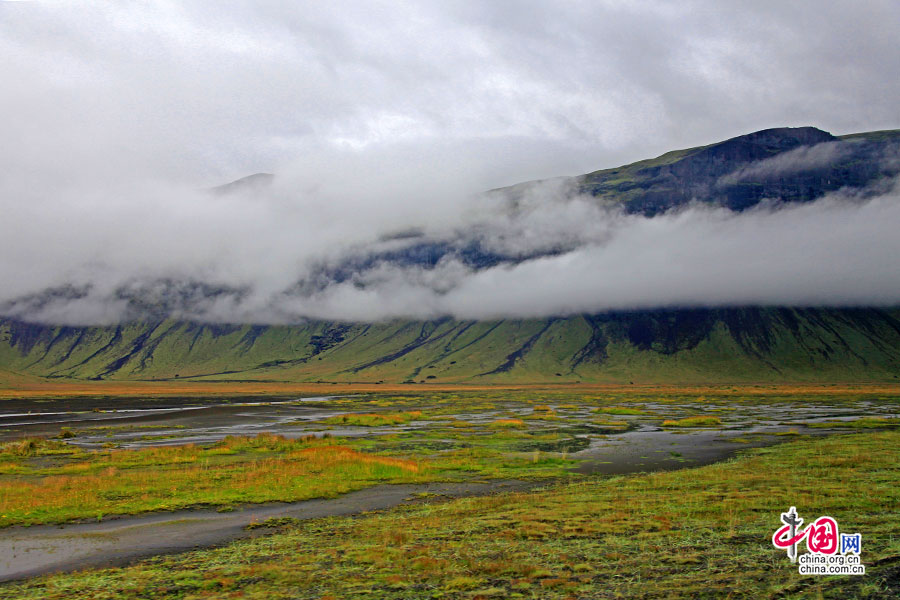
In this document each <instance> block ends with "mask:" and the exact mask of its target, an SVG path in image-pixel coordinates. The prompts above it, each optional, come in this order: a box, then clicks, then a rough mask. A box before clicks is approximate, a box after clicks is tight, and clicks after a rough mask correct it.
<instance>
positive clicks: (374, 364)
mask: <svg viewBox="0 0 900 600" xmlns="http://www.w3.org/2000/svg"><path fill="white" fill-rule="evenodd" d="M0 365H2V368H3V369H7V370H9V371H13V372H19V373H28V374H30V375H38V376H42V377H51V378H74V379H111V380H159V379H182V380H183V379H194V380H197V379H201V380H208V379H214V380H222V379H228V380H246V379H260V380H277V381H320V380H323V381H344V382H349V381H365V382H377V381H384V382H392V383H397V382H404V381H412V382H436V383H451V382H476V381H477V382H501V383H502V382H572V381H598V382H602V381H611V382H612V381H615V382H626V383H627V382H629V381H634V382H702V381H706V382H709V381H770V380H771V381H805V380H814V381H896V380H897V378H898V375H900V310H880V309H843V310H835V309H812V308H807V309H797V308H765V309H764V308H739V309H715V310H712V309H710V310H666V311H641V312H622V313H606V314H601V315H580V316H576V317H568V318H548V319H533V320H501V321H483V322H478V321H457V320H452V319H442V320H436V321H425V322H422V321H393V322H388V323H375V324H361V323H356V324H353V323H327V322H308V323H305V324H302V325H293V326H259V325H210V324H200V323H188V322H178V321H171V320H166V321H155V322H138V323H127V324H122V325H117V326H109V327H55V326H49V325H38V324H33V323H23V322H21V321H14V320H3V321H0Z"/></svg>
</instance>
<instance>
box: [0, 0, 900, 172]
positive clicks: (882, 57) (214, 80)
mask: <svg viewBox="0 0 900 600" xmlns="http://www.w3.org/2000/svg"><path fill="white" fill-rule="evenodd" d="M898 24H900V3H897V2H895V1H893V0H884V1H878V0H856V1H846V2H842V1H837V2H820V1H819V0H810V1H806V2H803V1H792V2H783V1H771V2H768V1H762V0H753V1H748V2H727V3H723V2H719V1H717V0H710V1H707V2H691V1H683V2H640V1H631V2H603V1H598V0H592V1H588V2H577V1H571V2H540V1H529V0H515V1H503V0H495V1H492V2H477V1H471V2H453V1H441V2H410V3H403V2H394V1H392V2H377V1H365V2H341V1H335V2H264V1H263V2H260V1H255V2H239V1H238V2H227V3H223V2H212V1H210V2H199V1H192V2H164V1H162V2H152V3H98V2H83V3H75V2H0V56H3V60H2V61H0V81H3V82H4V84H3V85H2V86H0V111H2V114H3V118H2V119H0V136H2V139H3V140H4V143H3V144H2V148H0V160H2V163H3V164H4V165H5V169H4V171H5V173H4V177H10V176H25V177H28V176H37V174H40V176H41V177H48V176H50V175H51V174H52V175H57V176H69V177H70V176H85V177H88V176H90V177H112V176H116V175H121V174H127V175H128V176H129V177H133V176H135V175H136V174H141V175H147V176H152V177H160V178H166V179H173V178H174V179H177V180H179V181H185V182H195V183H198V184H214V183H217V182H222V181H226V180H230V179H236V178H238V177H240V176H243V175H246V174H249V173H252V172H256V171H273V170H276V169H277V168H278V166H279V165H280V164H281V163H283V162H285V161H291V160H295V159H296V160H304V159H306V158H308V157H309V156H310V155H312V154H315V153H316V152H317V151H319V150H320V149H321V148H322V147H323V146H324V147H336V148H342V149H348V150H349V149H352V150H358V151H365V150H369V149H374V148H378V147H385V146H396V145H402V146H407V147H415V148H416V152H418V151H420V150H421V151H423V152H424V153H425V154H424V156H425V157H426V158H428V157H431V156H432V155H434V156H438V157H445V156H446V153H449V154H457V153H459V154H464V155H465V157H458V156H457V157H456V158H455V160H453V161H451V163H450V164H448V165H447V168H449V169H459V170H462V171H463V172H465V174H466V175H467V176H468V177H467V180H469V181H471V185H473V186H476V185H483V186H487V187H494V186H499V185H504V184H509V183H514V182H516V181H520V180H527V179H534V178H539V177H546V176H549V175H556V174H577V173H581V172H586V171H589V170H594V169H597V168H601V167H606V166H614V165H615V164H620V163H625V162H630V161H632V160H638V159H641V158H646V157H648V156H652V155H656V154H660V153H662V152H665V151H668V150H671V149H673V148H679V147H689V146H694V145H699V144H705V143H710V142H713V141H718V140H721V139H725V138H728V137H733V136H735V135H739V134H741V133H747V132H750V131H754V130H757V129H763V128H767V127H775V126H797V125H815V126H817V127H820V128H823V129H825V130H828V131H831V132H833V133H848V132H854V131H864V130H872V129H881V128H895V127H897V126H898V125H900V123H898V121H900V105H898V103H897V98H898V97H900V52H897V39H898V34H900V25H898ZM432 153H434V154H432ZM73 171H75V173H74V174H73Z"/></svg>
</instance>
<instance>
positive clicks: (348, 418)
mask: <svg viewBox="0 0 900 600" xmlns="http://www.w3.org/2000/svg"><path fill="white" fill-rule="evenodd" d="M421 416H422V412H421V411H418V410H413V411H409V412H395V413H360V414H346V415H335V416H333V417H328V418H327V419H323V420H322V422H323V423H326V424H328V425H352V426H356V427H384V426H385V425H403V424H404V423H409V422H410V421H412V420H414V419H418V418H419V417H421Z"/></svg>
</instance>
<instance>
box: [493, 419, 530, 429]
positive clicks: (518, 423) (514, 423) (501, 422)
mask: <svg viewBox="0 0 900 600" xmlns="http://www.w3.org/2000/svg"><path fill="white" fill-rule="evenodd" d="M490 426H491V427H525V421H523V420H522V419H496V420H494V421H491V423H490Z"/></svg>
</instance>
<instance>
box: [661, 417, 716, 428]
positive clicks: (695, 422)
mask: <svg viewBox="0 0 900 600" xmlns="http://www.w3.org/2000/svg"><path fill="white" fill-rule="evenodd" d="M721 424H722V419H720V418H719V417H711V416H696V417H685V418H684V419H666V420H665V421H663V422H662V426H663V427H718V426H720V425H721Z"/></svg>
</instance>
